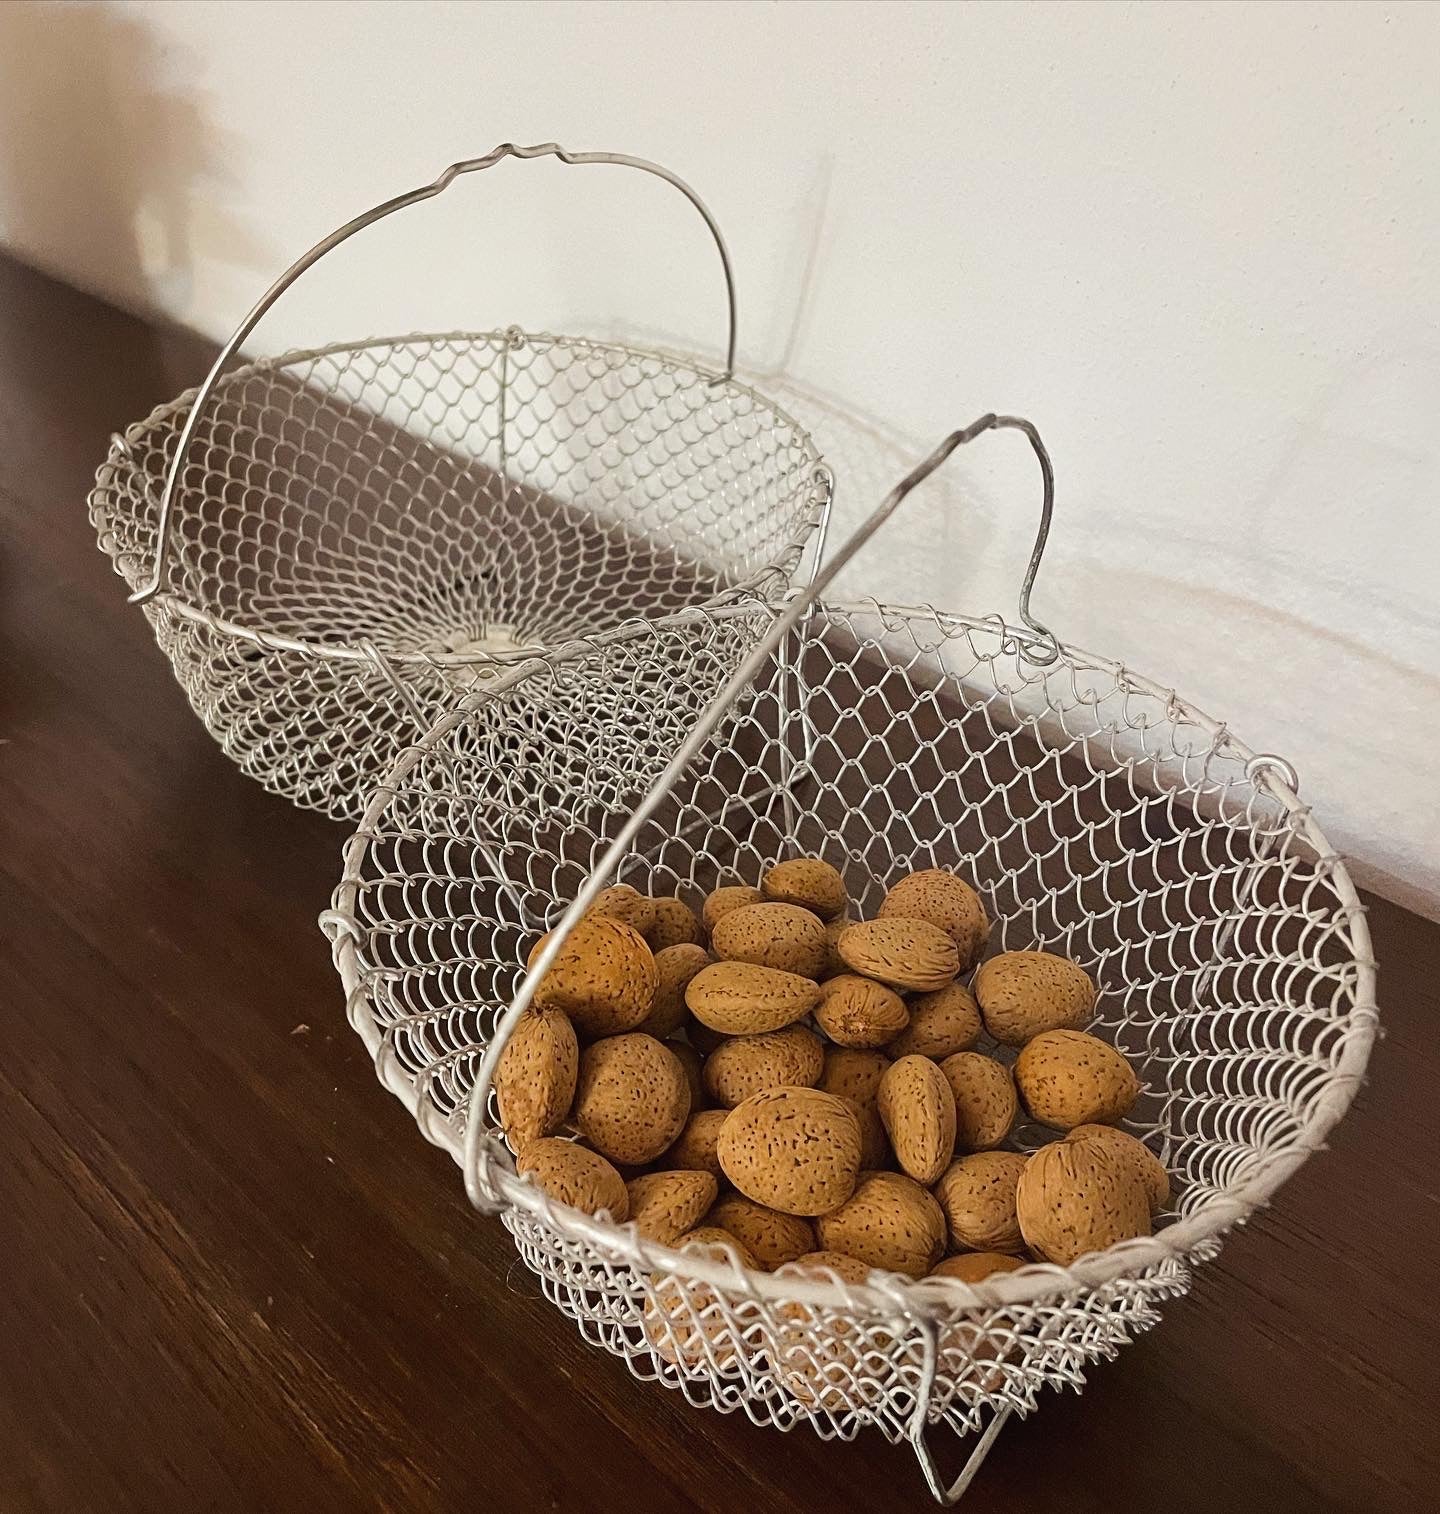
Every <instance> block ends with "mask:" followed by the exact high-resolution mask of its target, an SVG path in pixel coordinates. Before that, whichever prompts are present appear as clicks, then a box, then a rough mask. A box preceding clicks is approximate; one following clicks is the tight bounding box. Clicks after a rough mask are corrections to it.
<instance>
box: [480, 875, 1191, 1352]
mask: <svg viewBox="0 0 1440 1514" xmlns="http://www.w3.org/2000/svg"><path fill="white" fill-rule="evenodd" d="M849 909H850V899H849V895H848V892H847V890H846V886H845V883H844V880H843V878H842V877H841V875H840V873H839V872H838V871H837V870H836V869H835V868H834V867H832V866H831V865H830V864H829V863H827V862H824V861H821V860H820V859H818V858H813V857H802V858H795V859H793V860H791V861H787V862H781V863H779V864H777V865H776V866H774V867H772V868H770V869H769V871H768V872H766V873H765V875H764V876H763V877H762V878H761V879H760V883H759V887H758V888H751V887H746V886H740V885H733V886H727V887H723V888H718V889H716V890H715V891H714V892H713V893H712V894H711V895H710V896H709V897H708V898H707V899H706V900H705V901H704V904H703V907H702V909H701V912H700V914H699V915H698V916H697V915H696V914H695V912H694V911H693V910H692V909H691V908H690V907H689V906H688V905H687V904H685V903H684V902H682V901H681V900H678V899H649V898H646V897H644V896H643V895H641V894H639V893H637V892H636V891H635V890H634V889H631V888H629V887H627V886H625V885H619V886H617V887H615V888H611V889H608V890H606V892H605V893H604V894H603V895H601V897H600V899H599V900H598V901H597V903H596V905H595V908H594V910H593V911H592V912H591V913H590V914H589V915H588V916H587V917H586V918H585V919H584V920H582V921H581V922H580V924H579V925H578V926H577V927H576V929H575V930H574V931H573V932H572V933H571V935H570V937H569V939H568V940H567V941H566V942H565V945H564V947H563V949H562V951H561V953H560V956H559V959H558V960H557V962H556V963H555V965H554V966H553V967H552V969H551V970H550V972H549V973H548V974H547V975H546V978H545V980H544V982H543V983H542V984H541V985H540V991H539V993H538V994H537V995H536V999H535V1006H534V1007H533V1008H532V1009H531V1010H530V1011H529V1012H528V1013H527V1014H526V1016H525V1017H524V1019H523V1020H522V1021H521V1023H520V1025H519V1026H518V1027H517V1029H516V1032H515V1035H514V1037H513V1039H512V1040H511V1042H510V1044H509V1045H508V1046H507V1047H506V1050H505V1053H504V1055H503V1056H502V1058H501V1060H500V1064H499V1068H498V1070H497V1074H496V1079H495V1091H496V1099H497V1103H498V1106H499V1111H500V1118H501V1122H502V1124H503V1126H504V1129H505V1132H506V1135H507V1138H508V1139H509V1141H510V1143H511V1145H512V1147H513V1148H514V1150H515V1152H516V1154H517V1167H518V1169H519V1171H521V1172H522V1173H528V1174H530V1175H531V1176H532V1177H533V1178H534V1180H535V1181H536V1182H537V1183H539V1184H540V1186H541V1187H542V1188H543V1189H544V1190H545V1191H546V1192H547V1193H548V1194H549V1195H550V1196H551V1197H553V1198H555V1199H557V1200H559V1201H561V1202H563V1203H566V1204H571V1205H574V1206H575V1207H576V1208H579V1209H582V1210H585V1211H586V1212H587V1213H590V1214H601V1213H608V1214H609V1216H610V1218H611V1219H612V1220H615V1221H616V1222H621V1223H623V1222H625V1221H627V1220H629V1221H633V1222H634V1223H635V1225H636V1226H637V1227H638V1229H639V1231H640V1233H641V1234H642V1235H644V1236H646V1237H648V1238H650V1239H653V1240H656V1241H659V1242H661V1243H663V1244H665V1245H670V1246H681V1247H683V1246H688V1245H697V1246H701V1247H705V1248H717V1249H716V1252H715V1254H717V1255H721V1256H723V1255H726V1254H727V1253H728V1254H733V1256H734V1257H735V1258H738V1260H739V1261H740V1262H741V1263H742V1264H743V1265H745V1266H749V1267H756V1268H762V1269H764V1270H766V1271H773V1270H775V1269H777V1268H779V1267H782V1266H790V1265H794V1266H798V1267H799V1268H801V1269H805V1270H815V1269H829V1270H830V1271H833V1272H835V1273H837V1274H838V1275H839V1276H841V1277H842V1278H847V1279H851V1280H853V1281H857V1282H858V1281H863V1279H864V1277H865V1275H866V1273H867V1272H868V1271H869V1270H870V1269H873V1268H883V1269H889V1270H891V1271H894V1272H901V1273H905V1274H907V1275H908V1276H910V1277H913V1278H919V1277H924V1276H926V1275H935V1276H942V1277H955V1278H961V1279H963V1280H965V1281H967V1282H978V1281H980V1280H981V1279H983V1278H985V1277H988V1276H989V1275H991V1274H992V1273H995V1272H1000V1271H1010V1270H1014V1269H1015V1268H1018V1267H1022V1266H1024V1265H1025V1264H1026V1262H1027V1261H1030V1260H1032V1259H1039V1260H1042V1261H1048V1262H1057V1263H1062V1264H1065V1263H1069V1262H1072V1261H1074V1260H1075V1259H1076V1258H1077V1257H1079V1256H1082V1255H1084V1254H1085V1253H1086V1252H1090V1251H1096V1250H1099V1249H1101V1248H1103V1247H1106V1246H1109V1245H1112V1244H1113V1243H1115V1242H1117V1241H1121V1240H1125V1239H1127V1238H1129V1237H1132V1236H1138V1235H1148V1234H1149V1233H1150V1226H1151V1221H1152V1217H1153V1215H1154V1214H1155V1213H1156V1212H1157V1211H1158V1210H1160V1209H1162V1208H1163V1207H1164V1206H1165V1205H1166V1204H1167V1203H1168V1201H1169V1191H1170V1188H1169V1180H1168V1178H1167V1176H1166V1172H1165V1169H1164V1167H1163V1166H1162V1165H1161V1164H1160V1162H1159V1161H1158V1160H1157V1159H1156V1157H1155V1156H1154V1155H1153V1154H1152V1153H1151V1152H1150V1150H1149V1149H1148V1148H1147V1147H1146V1146H1145V1145H1143V1144H1142V1143H1141V1142H1140V1141H1138V1140H1137V1139H1135V1137H1133V1136H1131V1135H1128V1134H1127V1133H1125V1132H1124V1131H1122V1130H1120V1129H1119V1128H1118V1127H1117V1124H1116V1122H1117V1121H1119V1120H1121V1119H1122V1118H1123V1117H1124V1116H1125V1115H1126V1114H1127V1113H1128V1112H1129V1110H1130V1109H1131V1107H1132V1105H1133V1104H1134V1102H1135V1099H1136V1097H1137V1095H1138V1093H1139V1083H1138V1081H1137V1079H1136V1077H1135V1074H1134V1072H1133V1071H1132V1069H1131V1067H1130V1065H1129V1063H1128V1062H1127V1061H1126V1059H1125V1057H1124V1056H1123V1055H1121V1053H1120V1052H1118V1051H1117V1050H1116V1049H1115V1048H1114V1047H1113V1046H1111V1045H1110V1044H1109V1043H1107V1042H1105V1041H1103V1040H1100V1039H1099V1038H1098V1037H1095V1036H1092V1035H1089V1034H1087V1033H1086V1032H1085V1030H1084V1029H1083V1027H1084V1026H1085V1025H1086V1024H1087V1023H1089V1021H1090V1018H1091V1016H1092V1014H1093V1011H1094V1005H1095V988H1094V985H1093V983H1092V982H1091V981H1090V978H1089V977H1088V976H1087V974H1086V973H1085V972H1084V971H1082V970H1081V969H1080V968H1079V967H1078V966H1076V965H1075V964H1074V963H1073V962H1070V961H1067V960H1066V959H1065V958H1063V957H1058V956H1054V955H1052V954H1050V953H1047V952H1030V951H1024V952H1006V953H1003V954H1001V955H998V956H993V957H990V958H988V959H987V960H986V961H984V962H983V964H982V965H981V966H980V967H979V969H978V970H977V971H975V972H974V976H973V979H972V980H971V982H970V985H969V986H968V987H966V986H965V984H964V982H962V979H963V978H964V977H965V976H966V975H967V974H969V973H970V972H971V970H972V969H973V968H974V967H975V964H976V962H977V961H978V960H979V959H980V957H981V956H982V955H983V953H984V951H985V947H986V943H987V940H988V937H989V930H990V925H989V921H988V919H987V918H986V914H985V910H984V907H983V906H982V904H981V901H980V897H979V895H978V894H977V893H976V892H975V890H974V889H973V888H972V887H971V886H970V885H969V884H968V883H966V882H965V881H964V880H963V879H961V878H959V877H956V876H955V875H954V874H952V873H949V872H944V871H940V870H938V869H931V870H928V871H924V872H917V873H912V874H910V875H909V876H908V877H905V878H902V879H900V881H899V882H897V883H896V884H895V886H894V887H893V888H891V890H890V891H889V893H888V894H886V896H885V899H884V902H883V903H882V904H881V906H880V909H879V911H878V913H877V915H876V918H875V919H873V920H863V921H861V920H851V919H850V918H849ZM540 944H543V943H537V945H536V947H535V949H534V950H533V951H532V952H531V955H530V961H531V962H532V963H533V961H534V960H535V956H536V954H537V953H538V951H539V947H540ZM982 1045H983V1046H990V1047H996V1046H1000V1047H1015V1048H1019V1051H1018V1055H1017V1056H1016V1057H1015V1060H1014V1063H1013V1066H1011V1065H1007V1063H1006V1062H1003V1061H1000V1060H998V1059H997V1058H995V1057H992V1056H990V1055H987V1054H986V1052H985V1051H983V1050H977V1049H976V1048H977V1047H979V1046H982ZM1022 1109H1023V1110H1024V1111H1025V1113H1026V1114H1028V1116H1029V1117H1030V1118H1031V1119H1032V1120H1034V1121H1036V1122H1038V1123H1040V1124H1042V1125H1045V1126H1048V1127H1050V1128H1051V1129H1053V1130H1055V1131H1057V1132H1063V1136H1061V1137H1059V1138H1057V1139H1056V1140H1055V1141H1054V1142H1052V1143H1051V1144H1049V1145H1046V1146H1042V1147H1041V1148H1040V1149H1039V1150H1037V1151H1034V1152H1033V1154H1030V1155H1026V1154H1024V1153H1021V1152H1019V1151H1014V1150H1008V1151H1007V1150H1005V1149H1004V1147H1005V1144H1006V1142H1007V1140H1008V1139H1009V1138H1010V1136H1011V1133H1012V1130H1013V1129H1014V1127H1015V1125H1016V1121H1017V1119H1019V1117H1020V1113H1021V1110H1022ZM669 1339H670V1341H671V1348H672V1349H674V1337H673V1332H672V1334H671V1336H670V1337H669ZM679 1349H684V1342H683V1340H682V1341H681V1345H680V1348H679Z"/></svg>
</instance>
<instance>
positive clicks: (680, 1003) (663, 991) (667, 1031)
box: [636, 942, 710, 1041]
mask: <svg viewBox="0 0 1440 1514" xmlns="http://www.w3.org/2000/svg"><path fill="white" fill-rule="evenodd" d="M709 965H710V953H709V952H707V951H706V950H705V948H704V947H703V946H696V945H694V944H693V943H691V942H681V943H679V944H678V945H676V946H665V947H662V948H661V949H660V950H659V951H658V952H656V953H655V993H654V996H653V997H652V998H651V1000H650V1013H649V1014H648V1015H646V1016H645V1018H644V1020H642V1021H641V1022H640V1024H639V1025H638V1026H637V1027H636V1028H637V1029H638V1030H643V1031H644V1032H645V1034H646V1035H647V1036H654V1037H655V1038H656V1040H658V1041H664V1040H668V1039H669V1037H671V1036H673V1035H674V1034H675V1032H676V1031H677V1030H679V1029H680V1027H681V1026H682V1025H684V1023H685V990H686V989H687V988H688V987H689V986H690V980H691V979H692V978H693V977H694V976H695V974H696V973H698V972H699V971H700V969H701V968H702V967H709Z"/></svg>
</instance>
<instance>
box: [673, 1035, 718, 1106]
mask: <svg viewBox="0 0 1440 1514" xmlns="http://www.w3.org/2000/svg"><path fill="white" fill-rule="evenodd" d="M665 1047H666V1049H667V1050H668V1051H671V1052H673V1053H674V1054H675V1057H676V1058H677V1060H678V1061H679V1063H680V1065H681V1067H683V1068H684V1069H685V1081H686V1082H687V1083H688V1084H689V1085H690V1112H691V1113H692V1114H693V1113H694V1112H695V1111H696V1110H697V1109H704V1107H705V1105H706V1104H707V1103H708V1102H709V1101H708V1100H707V1099H706V1097H705V1084H704V1081H703V1078H702V1071H703V1064H702V1062H701V1060H700V1053H699V1052H698V1051H696V1050H695V1048H694V1047H693V1046H692V1045H691V1044H690V1043H689V1042H688V1041H667V1042H666V1043H665Z"/></svg>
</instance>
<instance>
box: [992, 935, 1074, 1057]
mask: <svg viewBox="0 0 1440 1514" xmlns="http://www.w3.org/2000/svg"><path fill="white" fill-rule="evenodd" d="M974 987H975V998H976V1000H977V1001H978V1003H979V1005H980V1013H981V1015H982V1016H983V1017H984V1020H985V1029H986V1030H987V1031H989V1033H990V1034H991V1035H992V1036H993V1037H994V1038H995V1040H997V1041H999V1042H1000V1043H1001V1044H1002V1045H1005V1046H1023V1045H1024V1044H1025V1043H1026V1042H1027V1041H1028V1040H1030V1039H1031V1038H1032V1037H1034V1036H1038V1035H1039V1034H1040V1033H1041V1032H1042V1031H1046V1030H1079V1029H1080V1028H1081V1027H1082V1026H1084V1025H1087V1024H1089V1022H1090V1016H1091V1015H1092V1014H1093V1013H1094V1012H1095V985H1094V983H1092V982H1091V981H1090V975H1089V974H1088V973H1087V972H1086V971H1085V969H1084V968H1083V967H1079V966H1077V965H1076V964H1075V963H1074V962H1071V961H1069V960H1068V959H1067V958H1065V957H1057V956H1056V955H1055V954H1054V953H1053V952H1002V953H1001V954H1000V955H999V956H998V957H991V958H990V960H989V961H988V962H982V963H981V964H980V970H979V972H977V973H976V974H975V985H974Z"/></svg>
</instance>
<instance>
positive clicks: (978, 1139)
mask: <svg viewBox="0 0 1440 1514" xmlns="http://www.w3.org/2000/svg"><path fill="white" fill-rule="evenodd" d="M940 1071H941V1072H942V1073H943V1074H944V1075H945V1081H946V1082H947V1083H948V1084H949V1085H950V1092H951V1093H952V1094H953V1095H954V1096H955V1149H956V1150H957V1151H993V1150H994V1148H995V1147H997V1146H998V1145H1000V1143H1001V1142H1002V1141H1003V1140H1004V1139H1005V1137H1006V1136H1008V1135H1009V1134H1010V1131H1011V1129H1012V1127H1013V1126H1014V1124H1015V1118H1016V1116H1017V1115H1018V1114H1019V1113H1020V1101H1019V1099H1018V1098H1017V1097H1016V1096H1015V1080H1014V1078H1012V1077H1011V1075H1010V1069H1009V1068H1008V1067H1006V1066H1005V1065H1004V1064H1003V1063H1001V1062H997V1061H996V1060H995V1059H994V1058H993V1057H986V1056H982V1055H981V1054H980V1053H979V1052H978V1051H961V1052H957V1053H956V1054H955V1055H954V1056H953V1057H946V1058H945V1060H944V1061H943V1062H942V1063H941V1064H940Z"/></svg>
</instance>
